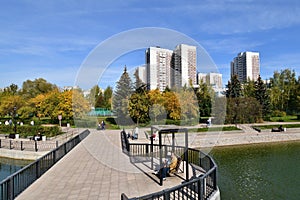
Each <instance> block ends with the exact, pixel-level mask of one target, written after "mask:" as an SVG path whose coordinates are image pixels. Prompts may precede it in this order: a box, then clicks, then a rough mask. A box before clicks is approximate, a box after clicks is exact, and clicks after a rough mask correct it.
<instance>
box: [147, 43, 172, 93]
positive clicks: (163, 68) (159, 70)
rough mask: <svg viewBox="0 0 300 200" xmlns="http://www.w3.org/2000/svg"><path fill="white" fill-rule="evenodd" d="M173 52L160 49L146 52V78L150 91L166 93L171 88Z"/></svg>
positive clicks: (150, 49) (151, 48)
mask: <svg viewBox="0 0 300 200" xmlns="http://www.w3.org/2000/svg"><path fill="white" fill-rule="evenodd" d="M172 54H173V51H171V50H169V49H163V48H160V47H150V48H148V49H147V50H146V77H147V81H146V83H147V86H148V89H150V90H154V89H156V88H158V89H159V90H160V91H164V90H165V88H166V87H167V86H168V87H170V86H171V60H172Z"/></svg>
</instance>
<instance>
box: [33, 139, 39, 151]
mask: <svg viewBox="0 0 300 200" xmlns="http://www.w3.org/2000/svg"><path fill="white" fill-rule="evenodd" d="M34 149H35V151H36V152H37V151H38V146H37V141H36V140H34Z"/></svg>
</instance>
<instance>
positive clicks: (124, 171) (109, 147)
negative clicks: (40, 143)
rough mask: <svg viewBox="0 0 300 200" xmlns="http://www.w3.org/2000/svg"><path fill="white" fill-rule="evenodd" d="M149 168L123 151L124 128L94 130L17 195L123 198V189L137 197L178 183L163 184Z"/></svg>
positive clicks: (45, 197) (129, 194)
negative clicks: (142, 166)
mask: <svg viewBox="0 0 300 200" xmlns="http://www.w3.org/2000/svg"><path fill="white" fill-rule="evenodd" d="M146 169H147V168H146ZM148 170H149V171H148V172H147V171H146V172H145V169H143V170H141V169H140V168H139V167H136V166H134V165H132V164H131V163H130V160H129V157H128V156H126V155H125V154H124V153H122V150H121V140H120V130H105V131H96V130H91V134H90V135H89V136H88V137H87V138H86V139H85V140H83V141H82V142H81V143H80V144H79V145H77V146H76V147H75V148H74V149H73V150H72V151H71V152H70V153H68V154H67V155H66V156H65V157H64V158H62V159H61V160H60V161H59V162H58V163H57V164H55V165H54V166H53V167H52V168H51V169H50V170H49V171H48V172H46V173H45V174H44V175H43V176H42V177H41V178H39V179H38V180H37V181H35V182H34V183H33V184H32V185H31V186H30V187H28V188H27V189H26V190H25V191H24V192H23V193H21V194H20V195H19V196H18V197H17V199H19V200H22V199H26V200H27V199H47V200H49V199H50V200H51V199H55V200H56V199H120V198H121V194H122V193H125V194H126V195H127V196H128V197H137V196H141V195H145V194H149V193H152V192H156V191H160V190H163V189H164V188H168V187H172V186H174V182H173V181H172V180H171V179H167V180H166V181H164V186H159V184H157V183H156V182H155V181H153V179H151V178H149V176H146V174H147V173H150V169H148ZM171 178H173V177H171ZM176 184H177V183H176Z"/></svg>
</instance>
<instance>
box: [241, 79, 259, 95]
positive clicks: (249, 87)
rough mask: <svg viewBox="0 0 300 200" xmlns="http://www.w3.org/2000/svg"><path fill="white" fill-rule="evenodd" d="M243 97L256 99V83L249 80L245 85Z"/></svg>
mask: <svg viewBox="0 0 300 200" xmlns="http://www.w3.org/2000/svg"><path fill="white" fill-rule="evenodd" d="M243 96H244V97H255V96H256V90H255V81H253V80H250V79H248V81H247V82H245V83H244V84H243Z"/></svg>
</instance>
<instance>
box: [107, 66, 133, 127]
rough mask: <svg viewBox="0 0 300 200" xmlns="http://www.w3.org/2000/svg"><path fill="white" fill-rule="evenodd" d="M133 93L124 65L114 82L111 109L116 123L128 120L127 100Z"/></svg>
mask: <svg viewBox="0 0 300 200" xmlns="http://www.w3.org/2000/svg"><path fill="white" fill-rule="evenodd" d="M132 93H133V89H132V81H131V79H130V76H129V74H128V73H127V69H126V66H125V67H124V72H123V74H122V76H121V77H120V80H119V81H118V82H117V83H116V89H115V91H114V95H113V101H112V102H113V111H114V113H115V114H116V116H117V122H118V124H121V125H125V124H126V123H127V122H128V120H129V112H128V109H127V108H128V100H129V98H130V96H131V94H132Z"/></svg>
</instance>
